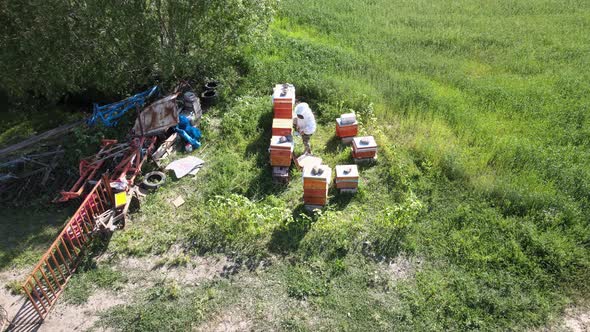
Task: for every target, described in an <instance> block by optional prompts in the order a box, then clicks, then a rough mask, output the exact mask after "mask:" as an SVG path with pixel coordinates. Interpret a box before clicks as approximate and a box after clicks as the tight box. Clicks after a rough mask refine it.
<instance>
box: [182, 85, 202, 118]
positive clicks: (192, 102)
mask: <svg viewBox="0 0 590 332" xmlns="http://www.w3.org/2000/svg"><path fill="white" fill-rule="evenodd" d="M182 99H183V102H184V108H183V109H182V111H181V112H180V115H182V116H185V117H187V118H188V119H189V120H190V121H191V125H192V126H198V125H199V123H200V122H201V117H202V116H203V109H202V108H201V102H200V101H199V98H198V97H197V96H196V95H195V93H194V92H192V91H187V92H185V93H184V95H183V96H182Z"/></svg>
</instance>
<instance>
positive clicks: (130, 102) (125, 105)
mask: <svg viewBox="0 0 590 332" xmlns="http://www.w3.org/2000/svg"><path fill="white" fill-rule="evenodd" d="M157 91H158V86H157V85H155V86H153V87H152V88H150V89H149V90H146V91H144V92H140V93H138V94H136V95H134V96H131V97H129V98H127V99H124V100H121V101H119V102H116V103H112V104H107V105H103V106H99V105H98V104H94V108H93V112H92V116H91V117H90V118H89V119H88V121H87V122H88V125H89V126H94V125H95V124H96V123H97V122H99V121H100V122H102V123H103V124H104V125H105V126H106V127H115V126H116V125H117V124H118V123H119V119H120V118H121V117H123V115H125V113H127V112H128V111H129V110H131V109H135V108H139V107H143V105H145V103H146V101H147V100H148V99H149V98H150V97H152V96H153V95H155V94H156V92H157Z"/></svg>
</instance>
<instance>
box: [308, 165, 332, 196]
mask: <svg viewBox="0 0 590 332" xmlns="http://www.w3.org/2000/svg"><path fill="white" fill-rule="evenodd" d="M317 167H318V168H320V169H321V170H322V171H323V172H322V174H319V175H314V174H312V171H313V169H314V167H304V168H303V196H304V197H305V196H306V195H307V196H308V195H314V196H315V195H318V194H320V193H323V195H324V196H327V195H328V188H329V186H330V181H331V179H332V169H331V168H330V167H329V166H327V165H318V166H317Z"/></svg>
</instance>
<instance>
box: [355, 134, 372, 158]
mask: <svg viewBox="0 0 590 332" xmlns="http://www.w3.org/2000/svg"><path fill="white" fill-rule="evenodd" d="M376 155H377V142H375V138H374V137H373V136H364V137H355V138H354V139H353V140H352V157H353V158H356V159H364V158H375V156H376Z"/></svg>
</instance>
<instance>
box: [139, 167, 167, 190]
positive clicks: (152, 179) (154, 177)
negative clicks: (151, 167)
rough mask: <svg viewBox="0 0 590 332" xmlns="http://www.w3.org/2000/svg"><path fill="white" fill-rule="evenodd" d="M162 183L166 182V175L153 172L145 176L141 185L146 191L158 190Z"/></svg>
mask: <svg viewBox="0 0 590 332" xmlns="http://www.w3.org/2000/svg"><path fill="white" fill-rule="evenodd" d="M164 182H166V174H164V173H163V172H160V171H154V172H149V173H147V174H146V175H145V178H144V179H143V182H142V184H143V186H144V187H145V188H146V189H158V188H159V187H160V186H161V185H162V184H164Z"/></svg>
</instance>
